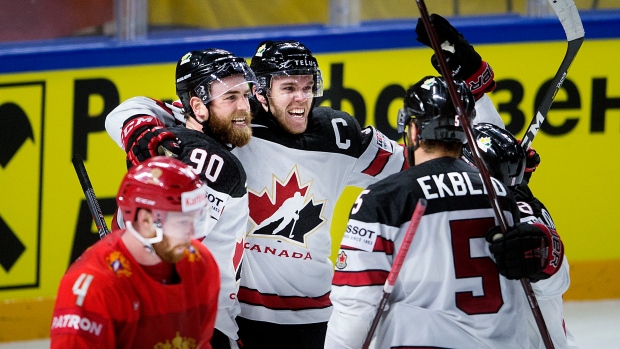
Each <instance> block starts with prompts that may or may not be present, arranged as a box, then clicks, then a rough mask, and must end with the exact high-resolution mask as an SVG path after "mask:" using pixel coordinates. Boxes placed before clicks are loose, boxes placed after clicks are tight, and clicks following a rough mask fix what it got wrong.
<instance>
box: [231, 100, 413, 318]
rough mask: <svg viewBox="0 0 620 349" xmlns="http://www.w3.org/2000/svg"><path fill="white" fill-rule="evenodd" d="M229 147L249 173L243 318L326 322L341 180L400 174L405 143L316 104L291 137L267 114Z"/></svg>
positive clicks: (241, 298) (367, 181)
mask: <svg viewBox="0 0 620 349" xmlns="http://www.w3.org/2000/svg"><path fill="white" fill-rule="evenodd" d="M254 118H255V119H254V121H253V129H252V132H253V136H252V140H251V141H250V143H249V144H248V145H247V146H244V147H242V148H236V149H234V150H233V153H234V154H235V155H236V156H237V157H238V158H239V160H241V163H242V164H243V166H244V168H245V170H246V172H247V173H248V192H249V196H250V199H249V202H250V226H249V231H248V235H247V236H246V240H245V247H246V254H245V258H246V263H245V264H244V268H243V271H242V278H241V289H240V290H239V301H240V302H241V316H242V317H244V318H248V319H251V320H257V321H267V322H273V323H280V324H304V323H317V322H326V321H327V320H328V319H329V316H330V314H331V302H330V300H329V293H330V289H331V279H332V275H333V264H332V263H331V260H330V259H329V255H330V253H331V235H330V225H331V219H332V215H333V211H334V205H335V204H336V201H337V200H338V198H339V197H340V194H341V192H342V190H343V189H344V188H345V186H347V185H356V186H360V187H364V186H367V185H369V184H370V183H373V182H375V181H377V180H378V179H380V178H384V177H385V176H387V175H389V174H392V173H396V172H399V171H401V170H402V169H403V167H404V166H405V159H404V149H403V147H401V146H399V145H398V144H396V143H395V142H394V141H391V140H389V139H387V138H386V137H385V136H384V135H383V134H381V133H380V132H378V131H377V130H376V129H374V128H373V127H367V128H365V129H363V130H361V129H360V127H359V124H358V123H357V121H356V120H355V119H354V118H353V117H351V116H350V115H349V114H346V113H343V112H339V111H334V110H332V109H330V108H324V107H317V108H314V109H313V112H312V115H311V116H310V117H309V124H308V128H307V130H306V132H304V133H303V134H301V135H291V134H289V133H287V132H285V131H283V130H282V129H281V128H280V127H279V126H278V125H277V124H276V123H275V122H274V121H273V120H272V118H271V117H270V116H269V115H268V114H266V113H263V114H261V113H259V114H258V115H255V116H254Z"/></svg>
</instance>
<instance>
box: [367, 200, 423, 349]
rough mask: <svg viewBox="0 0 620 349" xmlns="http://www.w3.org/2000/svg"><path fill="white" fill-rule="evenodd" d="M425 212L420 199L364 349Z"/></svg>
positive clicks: (386, 283) (385, 287) (387, 281)
mask: <svg viewBox="0 0 620 349" xmlns="http://www.w3.org/2000/svg"><path fill="white" fill-rule="evenodd" d="M425 210H426V200H425V199H419V200H418V203H417V205H416V207H415V210H413V214H412V215H411V222H409V227H408V228H407V232H406V233H405V237H404V238H403V243H402V244H401V245H400V249H398V254H397V255H396V259H395V260H394V264H392V269H391V270H390V273H389V274H388V277H387V280H385V284H384V285H383V297H381V302H379V307H378V308H377V313H376V314H375V318H374V319H373V320H372V325H371V326H370V330H368V335H366V340H365V341H364V345H363V346H362V348H363V349H368V346H370V342H371V340H372V336H373V335H374V334H375V330H376V329H377V325H378V324H379V319H380V318H381V314H382V313H383V309H385V305H386V304H387V300H388V297H389V296H390V294H391V293H392V290H394V284H395V283H396V278H397V277H398V273H400V268H401V267H402V266H403V262H404V260H405V257H406V256H407V252H408V251H409V246H410V245H411V241H413V236H414V235H415V232H416V230H418V225H419V224H420V220H421V219H422V215H424V211H425Z"/></svg>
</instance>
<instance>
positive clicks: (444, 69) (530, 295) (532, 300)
mask: <svg viewBox="0 0 620 349" xmlns="http://www.w3.org/2000/svg"><path fill="white" fill-rule="evenodd" d="M551 1H553V0H551ZM416 3H417V5H418V9H419V10H420V16H421V18H422V22H423V23H424V28H425V29H426V33H427V34H428V37H429V39H430V42H431V46H432V47H433V51H434V52H435V56H436V57H437V61H438V63H439V68H440V71H441V75H442V76H443V78H444V79H445V81H446V85H447V86H448V92H449V93H450V99H451V100H452V104H453V105H454V107H455V109H456V113H457V115H458V118H459V120H460V122H461V124H463V130H464V131H465V136H466V137H467V142H468V143H469V144H471V145H472V146H471V147H470V148H471V150H472V155H473V157H474V160H475V162H476V167H477V168H478V171H480V176H481V177H482V181H483V182H484V186H485V187H486V188H487V194H488V196H489V200H490V201H491V206H492V207H493V212H494V214H495V218H496V219H497V220H498V222H499V226H500V228H501V230H502V233H506V230H507V227H508V226H507V224H506V217H504V214H503V212H502V211H501V207H500V205H499V201H498V199H497V193H496V192H495V188H494V187H493V183H492V182H491V176H490V174H489V170H488V169H487V167H486V165H485V163H484V161H483V160H482V157H481V156H480V151H479V149H478V147H476V146H473V145H474V144H476V138H475V137H474V131H473V129H472V127H471V124H470V123H469V119H467V117H466V116H465V112H464V111H465V109H464V108H463V103H462V101H461V100H460V98H459V97H458V93H457V91H456V87H455V86H456V85H455V84H454V79H452V72H451V70H450V69H449V68H448V65H447V63H446V59H445V57H444V54H443V51H442V49H441V46H440V45H439V39H437V33H436V32H435V28H434V27H433V24H432V23H431V20H430V19H429V16H428V11H427V10H426V5H425V4H424V0H416ZM520 281H521V286H522V287H523V291H524V292H525V295H526V297H527V299H528V302H529V305H530V309H531V310H532V314H533V315H534V319H535V320H536V325H537V326H538V330H539V331H540V335H541V336H542V340H543V342H544V344H545V348H547V349H553V348H554V346H553V342H552V341H551V336H550V335H549V331H548V330H547V326H546V324H545V320H544V319H543V316H542V313H541V312H540V308H539V307H538V302H537V301H536V296H535V295H534V290H533V289H532V285H531V284H530V281H529V280H528V279H526V278H523V279H521V280H520Z"/></svg>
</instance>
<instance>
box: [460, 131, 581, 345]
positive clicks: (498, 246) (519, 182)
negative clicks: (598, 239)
mask: <svg viewBox="0 0 620 349" xmlns="http://www.w3.org/2000/svg"><path fill="white" fill-rule="evenodd" d="M474 136H475V139H476V142H477V146H478V148H479V149H480V155H481V156H482V159H483V160H484V162H485V163H486V165H487V166H488V169H489V174H490V175H491V176H493V177H495V178H497V179H498V180H500V181H502V182H503V183H504V184H505V185H506V186H507V187H508V188H509V189H510V190H511V192H512V193H513V195H514V196H515V199H516V200H517V204H518V206H519V213H520V222H521V223H529V224H535V225H537V226H539V227H540V225H544V226H546V227H544V228H543V229H539V230H540V231H541V232H543V233H544V235H541V234H538V237H539V238H543V239H545V244H546V245H549V244H551V242H552V241H555V245H556V246H557V249H556V250H555V253H549V254H548V255H547V259H548V261H547V260H546V261H545V263H544V264H543V265H546V266H547V268H545V269H542V268H541V266H540V264H538V265H528V264H525V263H523V261H522V260H520V259H518V258H514V259H512V258H511V256H512V255H514V254H515V252H517V251H518V250H517V248H516V247H515V246H519V245H521V244H520V243H519V241H520V239H524V238H526V239H529V238H530V237H521V236H513V237H512V238H509V237H506V239H504V240H498V241H493V242H492V244H493V245H495V246H494V247H493V250H495V251H497V250H499V252H498V253H495V258H496V262H497V264H498V266H499V271H500V273H502V275H505V276H507V277H510V278H512V279H520V278H521V277H524V276H526V275H528V274H531V273H532V272H531V271H530V270H528V269H531V268H535V269H536V270H539V271H538V272H537V273H535V274H533V275H532V276H529V278H530V280H531V281H532V289H533V290H534V294H535V295H536V299H537V300H538V305H539V307H540V311H541V313H542V315H543V318H544V320H545V324H546V326H547V329H548V331H549V334H550V336H551V340H552V341H553V345H554V347H555V348H556V349H576V348H577V345H576V343H575V340H574V338H573V337H572V335H571V333H570V332H569V331H568V329H567V328H566V326H565V324H564V318H563V306H562V295H563V294H564V292H566V290H567V289H568V286H569V284H570V276H569V266H568V261H567V260H566V257H565V256H564V250H563V244H562V241H561V240H560V236H559V235H558V234H557V233H556V232H555V223H554V222H553V219H552V218H551V215H550V214H549V211H547V208H546V207H545V205H543V203H542V202H540V200H538V199H537V198H536V197H534V195H533V194H532V191H531V190H530V188H529V186H528V182H529V176H531V174H532V172H533V170H534V169H535V168H536V166H538V163H539V162H540V157H539V156H538V154H536V152H535V151H534V150H533V149H531V148H530V150H529V154H528V156H527V157H526V152H525V151H524V150H523V148H522V147H521V145H520V144H519V142H518V141H517V140H516V139H515V138H514V137H513V135H512V134H510V132H508V131H506V130H504V129H502V128H500V127H498V126H495V125H492V124H487V123H482V124H478V125H475V126H474ZM463 159H464V160H465V161H466V162H468V163H469V164H470V165H472V166H475V165H474V164H475V161H474V158H473V155H472V151H471V149H470V148H469V145H467V144H466V145H464V146H463ZM526 159H527V160H526ZM528 161H529V162H530V163H529V164H528ZM526 169H529V170H528V171H527V172H526ZM511 247H512V248H511ZM516 255H517V256H518V255H519V254H516ZM520 255H521V256H522V254H520ZM554 260H556V261H555V262H554ZM524 296H525V294H524ZM527 313H528V316H527V317H528V332H529V339H530V344H529V346H528V348H536V349H544V348H545V346H544V343H543V341H542V338H541V336H540V332H539V330H538V327H537V325H536V321H535V319H534V316H533V315H532V313H531V312H529V311H528V312H527Z"/></svg>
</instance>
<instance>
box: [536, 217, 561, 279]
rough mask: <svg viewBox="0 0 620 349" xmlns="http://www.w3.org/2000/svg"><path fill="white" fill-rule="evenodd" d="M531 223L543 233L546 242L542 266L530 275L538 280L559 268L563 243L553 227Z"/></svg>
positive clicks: (552, 273)
mask: <svg viewBox="0 0 620 349" xmlns="http://www.w3.org/2000/svg"><path fill="white" fill-rule="evenodd" d="M533 225H534V226H536V227H538V228H539V229H540V230H541V231H542V232H543V233H544V234H545V237H546V240H547V243H548V245H547V256H546V260H545V265H544V268H543V270H542V271H540V272H539V273H536V274H535V275H533V276H532V277H531V278H532V279H533V281H538V280H542V279H547V278H549V277H551V276H553V275H554V274H555V273H557V272H558V270H560V267H561V266H562V262H563V260H564V244H563V243H562V240H561V239H560V235H558V233H557V232H556V231H555V229H552V228H550V227H548V226H546V225H544V224H541V223H534V224H533Z"/></svg>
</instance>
